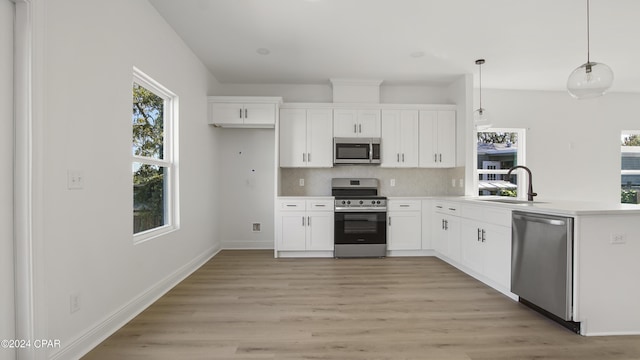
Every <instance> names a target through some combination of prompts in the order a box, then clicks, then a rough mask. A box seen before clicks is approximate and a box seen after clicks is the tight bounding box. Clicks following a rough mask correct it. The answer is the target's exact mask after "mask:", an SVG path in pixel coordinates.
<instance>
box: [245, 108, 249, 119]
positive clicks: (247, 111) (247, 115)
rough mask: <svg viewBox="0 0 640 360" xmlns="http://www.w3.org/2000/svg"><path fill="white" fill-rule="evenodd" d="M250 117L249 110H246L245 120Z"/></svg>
mask: <svg viewBox="0 0 640 360" xmlns="http://www.w3.org/2000/svg"><path fill="white" fill-rule="evenodd" d="M248 117H249V110H247V109H244V118H245V119H246V118H248Z"/></svg>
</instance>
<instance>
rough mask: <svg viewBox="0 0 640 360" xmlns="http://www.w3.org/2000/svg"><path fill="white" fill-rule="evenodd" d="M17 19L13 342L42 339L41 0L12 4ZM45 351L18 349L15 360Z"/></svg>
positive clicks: (39, 356) (18, 0)
mask: <svg viewBox="0 0 640 360" xmlns="http://www.w3.org/2000/svg"><path fill="white" fill-rule="evenodd" d="M13 1H14V3H15V6H16V18H15V45H14V46H15V54H14V56H15V58H14V64H15V65H14V81H15V82H14V96H15V100H14V102H15V125H14V126H15V130H14V131H15V145H14V146H15V155H14V156H15V159H14V252H15V253H14V261H15V277H16V278H15V284H16V289H15V297H16V301H15V307H16V338H17V339H24V340H31V341H32V343H33V341H34V340H35V339H46V338H47V330H46V329H47V328H46V318H47V317H46V302H45V301H44V297H43V295H44V272H43V271H42V270H43V269H42V268H43V265H44V256H43V244H42V236H41V230H40V229H42V226H41V225H42V215H41V213H42V208H43V206H42V179H43V177H42V170H41V169H42V156H41V153H42V135H41V134H42V121H41V120H42V114H43V112H42V101H43V97H42V96H41V94H42V92H43V90H44V89H43V76H42V68H43V66H42V60H43V49H44V46H43V42H42V40H43V34H44V31H43V24H44V22H43V21H42V20H43V19H42V16H43V12H42V6H41V4H42V0H13ZM47 357H48V351H46V350H45V351H43V349H35V348H34V347H28V348H25V349H18V352H17V358H18V359H19V360H32V359H46V358H47Z"/></svg>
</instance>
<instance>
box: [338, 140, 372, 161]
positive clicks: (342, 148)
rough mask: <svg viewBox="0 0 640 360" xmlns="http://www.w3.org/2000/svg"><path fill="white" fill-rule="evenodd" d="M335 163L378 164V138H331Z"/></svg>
mask: <svg viewBox="0 0 640 360" xmlns="http://www.w3.org/2000/svg"><path fill="white" fill-rule="evenodd" d="M333 163H334V164H336V165H366V164H372V165H379V164H380V138H339V137H337V138H333Z"/></svg>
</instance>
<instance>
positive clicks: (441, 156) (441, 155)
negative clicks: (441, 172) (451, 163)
mask: <svg viewBox="0 0 640 360" xmlns="http://www.w3.org/2000/svg"><path fill="white" fill-rule="evenodd" d="M440 162H442V154H440Z"/></svg>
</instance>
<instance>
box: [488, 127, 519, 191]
mask: <svg viewBox="0 0 640 360" xmlns="http://www.w3.org/2000/svg"><path fill="white" fill-rule="evenodd" d="M475 150H476V159H477V166H476V179H477V181H478V195H479V196H487V195H494V196H513V197H515V196H517V195H518V193H520V194H524V193H525V192H526V191H518V190H520V189H524V188H523V186H524V184H522V181H518V178H517V174H516V172H513V173H512V176H511V178H510V179H508V178H507V172H508V171H509V168H511V167H512V166H516V165H524V129H490V130H485V131H478V136H477V143H476V147H475Z"/></svg>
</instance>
